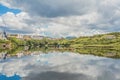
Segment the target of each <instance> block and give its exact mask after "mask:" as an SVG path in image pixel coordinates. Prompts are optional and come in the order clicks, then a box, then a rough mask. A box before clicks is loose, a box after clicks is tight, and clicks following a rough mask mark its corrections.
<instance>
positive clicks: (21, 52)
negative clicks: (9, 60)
mask: <svg viewBox="0 0 120 80" xmlns="http://www.w3.org/2000/svg"><path fill="white" fill-rule="evenodd" d="M48 52H74V53H80V54H90V55H96V56H103V57H110V58H120V50H119V49H109V48H98V47H96V48H95V47H89V48H79V49H71V48H53V47H50V48H47V47H42V48H38V47H36V48H35V47H33V48H26V47H17V48H15V49H11V50H4V51H1V54H0V57H3V56H5V55H6V56H7V57H10V56H18V57H20V56H25V55H30V54H40V53H45V54H47V53H48ZM2 54H4V55H2Z"/></svg>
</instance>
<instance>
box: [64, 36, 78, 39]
mask: <svg viewBox="0 0 120 80" xmlns="http://www.w3.org/2000/svg"><path fill="white" fill-rule="evenodd" d="M74 38H76V37H75V36H67V37H66V39H74Z"/></svg>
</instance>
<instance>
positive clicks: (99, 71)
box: [0, 52, 120, 80]
mask: <svg viewBox="0 0 120 80" xmlns="http://www.w3.org/2000/svg"><path fill="white" fill-rule="evenodd" d="M119 66H120V60H119V59H110V58H102V57H96V56H91V55H80V54H74V53H69V52H64V53H60V52H53V53H48V54H39V55H30V56H24V57H21V58H11V59H9V61H6V62H3V63H0V73H2V74H5V75H6V76H13V75H15V74H16V75H19V76H20V77H22V79H23V80H33V79H35V80H120V77H119V75H120V67H119Z"/></svg>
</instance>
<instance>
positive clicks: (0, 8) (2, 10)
mask: <svg viewBox="0 0 120 80" xmlns="http://www.w3.org/2000/svg"><path fill="white" fill-rule="evenodd" d="M7 12H13V13H14V14H18V13H20V12H21V10H19V9H10V8H8V7H6V6H4V5H2V4H0V16H1V15H3V14H5V13H7Z"/></svg>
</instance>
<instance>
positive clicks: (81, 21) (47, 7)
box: [0, 0, 120, 37]
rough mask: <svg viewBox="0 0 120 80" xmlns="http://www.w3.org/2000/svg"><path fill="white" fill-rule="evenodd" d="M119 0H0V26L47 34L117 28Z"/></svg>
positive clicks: (90, 32) (84, 33)
mask: <svg viewBox="0 0 120 80" xmlns="http://www.w3.org/2000/svg"><path fill="white" fill-rule="evenodd" d="M119 25H120V0H89V1H88V0H44V1H43V0H0V30H1V31H2V30H3V29H5V30H6V31H7V32H10V33H21V34H38V35H43V36H50V37H66V36H76V37H79V36H91V35H95V34H102V33H108V32H120V26H119Z"/></svg>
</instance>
